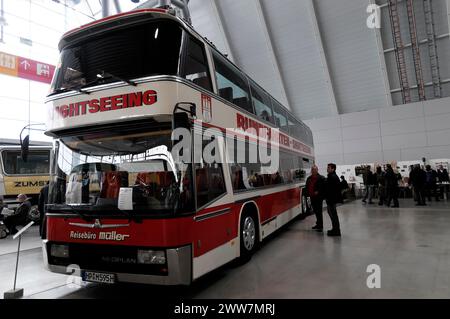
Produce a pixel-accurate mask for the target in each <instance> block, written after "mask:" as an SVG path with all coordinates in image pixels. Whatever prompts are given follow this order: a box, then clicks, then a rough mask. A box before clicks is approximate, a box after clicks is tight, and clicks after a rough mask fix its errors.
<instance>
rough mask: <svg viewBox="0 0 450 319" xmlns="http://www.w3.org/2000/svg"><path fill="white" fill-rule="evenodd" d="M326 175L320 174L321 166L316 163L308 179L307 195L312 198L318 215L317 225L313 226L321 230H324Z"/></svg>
mask: <svg viewBox="0 0 450 319" xmlns="http://www.w3.org/2000/svg"><path fill="white" fill-rule="evenodd" d="M324 182H325V177H323V176H322V175H320V174H319V168H318V167H317V166H316V165H314V166H313V167H311V175H310V176H309V177H308V179H307V180H306V187H305V190H306V196H309V198H310V199H311V206H312V209H313V212H314V214H315V215H316V225H315V226H314V227H313V228H312V229H314V230H317V231H319V232H321V231H322V230H323V214H322V211H323V209H322V208H323V197H324V194H323V191H324Z"/></svg>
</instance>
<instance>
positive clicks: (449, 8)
mask: <svg viewBox="0 0 450 319" xmlns="http://www.w3.org/2000/svg"><path fill="white" fill-rule="evenodd" d="M447 18H448V30H449V31H450V0H447Z"/></svg>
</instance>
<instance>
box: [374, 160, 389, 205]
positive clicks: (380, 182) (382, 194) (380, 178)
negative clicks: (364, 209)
mask: <svg viewBox="0 0 450 319" xmlns="http://www.w3.org/2000/svg"><path fill="white" fill-rule="evenodd" d="M375 177H376V184H377V186H378V205H380V206H383V205H384V203H385V202H386V198H387V195H386V176H385V172H383V170H382V169H381V166H378V167H377V172H376V174H375Z"/></svg>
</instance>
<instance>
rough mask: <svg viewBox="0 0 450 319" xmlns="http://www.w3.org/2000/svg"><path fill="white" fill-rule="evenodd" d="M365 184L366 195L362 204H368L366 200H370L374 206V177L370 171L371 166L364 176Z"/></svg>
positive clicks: (367, 168)
mask: <svg viewBox="0 0 450 319" xmlns="http://www.w3.org/2000/svg"><path fill="white" fill-rule="evenodd" d="M363 182H364V187H365V188H366V191H365V193H364V197H363V199H362V202H363V203H366V199H367V198H369V204H373V202H372V196H373V186H374V176H373V173H372V170H371V169H370V166H367V167H366V171H365V172H364V174H363Z"/></svg>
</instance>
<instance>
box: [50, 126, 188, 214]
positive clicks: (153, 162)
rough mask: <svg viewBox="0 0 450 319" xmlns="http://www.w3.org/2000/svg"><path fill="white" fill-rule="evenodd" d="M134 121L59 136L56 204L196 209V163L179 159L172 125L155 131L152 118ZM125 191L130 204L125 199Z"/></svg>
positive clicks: (148, 210)
mask: <svg viewBox="0 0 450 319" xmlns="http://www.w3.org/2000/svg"><path fill="white" fill-rule="evenodd" d="M130 126H132V128H117V126H116V127H114V128H113V127H111V128H110V129H105V128H103V129H101V130H98V131H95V132H89V133H83V132H78V133H79V134H77V135H73V136H67V137H61V138H60V139H59V140H57V141H55V149H54V154H53V156H54V158H53V160H52V168H51V170H52V171H51V176H50V194H49V204H50V205H49V206H48V207H49V209H50V210H55V211H68V212H70V211H73V210H77V211H78V210H83V214H88V213H89V212H93V213H100V212H106V213H115V212H120V211H126V210H130V211H131V210H132V211H133V214H141V215H142V214H144V215H148V214H151V215H168V214H169V215H172V214H180V213H189V212H192V210H193V209H194V204H193V203H194V202H193V195H192V194H193V192H192V187H191V185H192V178H191V176H192V174H191V171H192V166H191V165H190V164H183V163H175V161H174V160H173V158H172V155H171V153H170V150H171V139H170V137H171V135H170V134H171V130H170V129H167V130H163V129H161V130H156V131H155V130H153V131H152V130H151V129H150V128H149V127H150V126H149V125H148V124H147V125H146V126H142V125H130ZM124 190H125V191H124ZM125 192H126V193H128V195H127V196H128V197H127V198H128V199H127V200H128V204H126V205H128V207H122V206H121V205H123V203H122V204H121V203H120V202H121V201H123V200H125V198H122V199H121V197H122V196H123V195H121V194H123V193H125ZM129 205H132V206H131V207H130V206H129Z"/></svg>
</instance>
